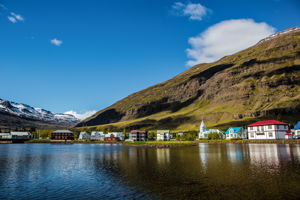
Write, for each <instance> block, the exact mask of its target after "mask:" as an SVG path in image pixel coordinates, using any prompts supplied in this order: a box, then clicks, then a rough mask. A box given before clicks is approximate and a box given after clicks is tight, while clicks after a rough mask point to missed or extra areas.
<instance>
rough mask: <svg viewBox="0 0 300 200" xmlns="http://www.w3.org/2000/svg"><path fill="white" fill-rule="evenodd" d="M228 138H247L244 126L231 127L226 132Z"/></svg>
mask: <svg viewBox="0 0 300 200" xmlns="http://www.w3.org/2000/svg"><path fill="white" fill-rule="evenodd" d="M225 135H226V139H228V140H229V139H232V138H243V139H245V138H246V133H245V130H244V129H243V127H230V128H229V129H228V130H227V131H226V132H225Z"/></svg>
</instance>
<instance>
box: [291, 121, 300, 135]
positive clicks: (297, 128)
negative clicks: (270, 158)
mask: <svg viewBox="0 0 300 200" xmlns="http://www.w3.org/2000/svg"><path fill="white" fill-rule="evenodd" d="M292 133H293V134H294V136H298V135H300V121H299V122H298V123H297V124H296V125H295V126H294V129H292Z"/></svg>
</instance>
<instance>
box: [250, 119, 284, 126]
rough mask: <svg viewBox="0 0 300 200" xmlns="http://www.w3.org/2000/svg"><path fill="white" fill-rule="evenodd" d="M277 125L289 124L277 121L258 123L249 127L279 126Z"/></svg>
mask: <svg viewBox="0 0 300 200" xmlns="http://www.w3.org/2000/svg"><path fill="white" fill-rule="evenodd" d="M277 124H282V125H288V124H287V123H284V122H280V121H277V120H266V121H258V122H255V123H253V124H250V125H248V127H249V126H263V125H277Z"/></svg>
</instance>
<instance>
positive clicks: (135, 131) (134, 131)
mask: <svg viewBox="0 0 300 200" xmlns="http://www.w3.org/2000/svg"><path fill="white" fill-rule="evenodd" d="M131 133H146V131H139V130H132V131H131Z"/></svg>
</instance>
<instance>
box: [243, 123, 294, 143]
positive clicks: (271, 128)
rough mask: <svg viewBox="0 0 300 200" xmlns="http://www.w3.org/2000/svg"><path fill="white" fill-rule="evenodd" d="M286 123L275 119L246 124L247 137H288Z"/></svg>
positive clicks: (288, 132)
mask: <svg viewBox="0 0 300 200" xmlns="http://www.w3.org/2000/svg"><path fill="white" fill-rule="evenodd" d="M289 134H291V133H290V131H289V126H288V124H287V123H284V122H280V121H277V120H266V121H258V122H255V123H253V124H250V125H248V138H249V139H285V138H289Z"/></svg>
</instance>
